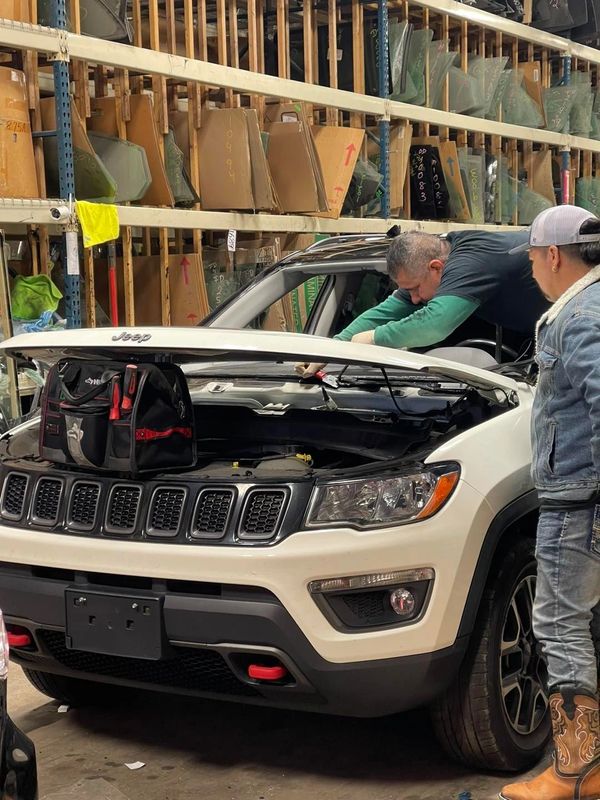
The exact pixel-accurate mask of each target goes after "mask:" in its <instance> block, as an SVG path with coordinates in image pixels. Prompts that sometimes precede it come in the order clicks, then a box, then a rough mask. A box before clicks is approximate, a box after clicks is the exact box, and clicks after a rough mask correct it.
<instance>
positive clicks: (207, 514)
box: [192, 489, 234, 539]
mask: <svg viewBox="0 0 600 800" xmlns="http://www.w3.org/2000/svg"><path fill="white" fill-rule="evenodd" d="M233 498H234V494H233V491H232V490H231V489H205V490H203V491H202V492H200V494H199V495H198V502H197V503H196V512H195V514H194V522H193V525H192V536H197V537H199V538H207V539H210V538H214V539H218V538H220V537H221V536H223V535H224V534H225V531H226V530H227V523H228V522H229V516H230V514H231V509H232V506H233Z"/></svg>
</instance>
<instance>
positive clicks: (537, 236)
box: [508, 205, 600, 255]
mask: <svg viewBox="0 0 600 800" xmlns="http://www.w3.org/2000/svg"><path fill="white" fill-rule="evenodd" d="M588 219H596V220H597V219H598V217H597V216H596V215H595V214H592V212H591V211H586V210H585V209H584V208H579V206H569V205H564V206H553V207H552V208H547V209H546V210H545V211H542V212H541V214H538V215H537V217H536V218H535V219H534V220H533V224H532V225H531V227H530V228H529V241H528V242H524V243H523V244H520V245H519V246H518V247H513V248H512V250H509V251H508V252H509V253H510V254H511V255H513V254H514V253H523V252H525V251H526V250H529V248H530V247H550V245H556V246H557V247H561V246H563V245H567V244H583V243H584V242H600V233H580V230H581V226H582V225H583V223H584V222H587V220H588Z"/></svg>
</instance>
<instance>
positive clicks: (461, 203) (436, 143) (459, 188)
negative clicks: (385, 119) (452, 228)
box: [413, 136, 471, 222]
mask: <svg viewBox="0 0 600 800" xmlns="http://www.w3.org/2000/svg"><path fill="white" fill-rule="evenodd" d="M413 144H415V145H428V146H430V147H436V148H437V151H438V153H439V157H440V164H441V166H442V171H443V173H444V180H445V182H446V188H447V189H448V194H449V196H450V209H451V211H452V218H453V219H456V220H457V221H459V222H469V221H470V220H471V211H470V209H469V202H468V200H467V193H466V191H465V186H464V184H463V176H462V175H461V170H460V164H459V158H458V150H457V148H456V142H451V141H440V137H439V136H422V137H418V138H416V139H413Z"/></svg>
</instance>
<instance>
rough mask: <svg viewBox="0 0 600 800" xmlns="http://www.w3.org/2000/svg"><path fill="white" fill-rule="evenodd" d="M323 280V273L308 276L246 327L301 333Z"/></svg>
mask: <svg viewBox="0 0 600 800" xmlns="http://www.w3.org/2000/svg"><path fill="white" fill-rule="evenodd" d="M324 282H325V276H323V275H315V276H314V277H311V278H308V279H307V280H305V281H304V283H301V284H300V286H297V287H296V288H295V289H292V290H291V291H290V292H287V293H286V294H284V295H283V297H281V298H279V300H276V301H275V302H274V303H272V304H271V305H270V306H268V308H266V309H265V310H264V311H263V312H262V313H261V314H259V315H258V316H257V317H255V318H254V319H253V320H252V322H250V323H249V324H248V325H246V328H253V329H255V330H263V331H286V332H288V333H302V332H303V331H304V329H305V327H306V323H307V322H308V318H309V316H310V313H311V311H312V309H313V308H314V305H315V303H316V301H317V297H318V296H319V293H320V291H321V288H322V286H323V284H324Z"/></svg>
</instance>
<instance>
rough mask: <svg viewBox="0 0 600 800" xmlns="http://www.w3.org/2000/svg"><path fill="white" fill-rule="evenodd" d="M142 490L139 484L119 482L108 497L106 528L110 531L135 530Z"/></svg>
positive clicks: (129, 531) (124, 531)
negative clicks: (132, 484) (131, 484)
mask: <svg viewBox="0 0 600 800" xmlns="http://www.w3.org/2000/svg"><path fill="white" fill-rule="evenodd" d="M141 496H142V490H141V487H139V486H130V485H128V484H117V485H116V486H113V488H112V491H111V493H110V497H109V499H108V511H107V513H106V530H107V531H108V532H109V533H133V532H134V530H135V526H136V522H137V518H138V511H139V508H140V498H141Z"/></svg>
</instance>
